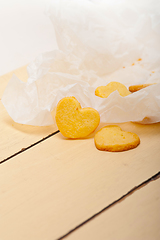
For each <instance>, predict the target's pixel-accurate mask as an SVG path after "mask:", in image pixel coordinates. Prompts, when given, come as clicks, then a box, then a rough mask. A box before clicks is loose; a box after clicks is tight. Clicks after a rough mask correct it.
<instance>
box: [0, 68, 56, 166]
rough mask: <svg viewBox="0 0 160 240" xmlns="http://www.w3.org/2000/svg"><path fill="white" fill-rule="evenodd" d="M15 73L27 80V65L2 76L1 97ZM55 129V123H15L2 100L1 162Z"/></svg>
mask: <svg viewBox="0 0 160 240" xmlns="http://www.w3.org/2000/svg"><path fill="white" fill-rule="evenodd" d="M13 73H14V74H16V75H17V77H19V78H20V79H21V80H22V81H26V80H27V78H28V75H27V70H26V66H24V67H22V68H19V69H17V70H15V71H13V72H11V73H8V74H6V75H4V76H1V77H0V86H1V87H0V98H1V97H2V94H3V91H4V89H5V87H6V86H7V83H8V81H9V80H10V78H11V77H12V75H13ZM55 131H57V127H56V126H53V125H52V126H48V127H33V126H27V125H22V124H17V123H15V122H14V121H13V120H12V119H11V118H10V116H9V115H8V113H7V111H6V110H5V108H4V106H3V104H2V102H1V101H0V133H1V140H0V162H1V161H3V160H4V159H6V158H8V157H10V156H11V155H13V154H15V153H17V152H19V151H21V149H24V148H27V147H29V146H30V145H32V144H34V143H35V142H37V141H39V140H41V139H43V138H44V137H47V136H48V135H50V134H51V133H53V132H55Z"/></svg>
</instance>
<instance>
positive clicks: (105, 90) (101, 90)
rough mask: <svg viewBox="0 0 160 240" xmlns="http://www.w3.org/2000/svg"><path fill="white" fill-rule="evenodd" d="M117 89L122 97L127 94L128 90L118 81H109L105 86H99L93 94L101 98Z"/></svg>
mask: <svg viewBox="0 0 160 240" xmlns="http://www.w3.org/2000/svg"><path fill="white" fill-rule="evenodd" d="M116 90H117V91H118V92H119V94H120V95H121V96H122V97H125V96H128V95H129V94H131V93H130V91H128V89H127V88H126V86H124V85H123V84H122V83H119V82H110V83H109V84H107V85H106V86H99V87H97V88H96V90H95V95H96V96H98V97H101V98H107V97H108V96H109V95H110V94H111V93H112V92H114V91H116Z"/></svg>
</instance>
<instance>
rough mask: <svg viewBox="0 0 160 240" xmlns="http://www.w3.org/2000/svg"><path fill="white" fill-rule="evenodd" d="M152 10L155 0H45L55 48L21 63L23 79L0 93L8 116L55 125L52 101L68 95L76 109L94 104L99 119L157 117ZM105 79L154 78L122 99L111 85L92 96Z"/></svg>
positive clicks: (156, 36)
mask: <svg viewBox="0 0 160 240" xmlns="http://www.w3.org/2000/svg"><path fill="white" fill-rule="evenodd" d="M159 9H160V4H159V1H154V0H152V1H149V0H147V1H137V0H136V1H134V2H133V1H129V0H127V1H120V0H117V1H115V0H114V1H113V0H112V1H109V0H99V1H98V0H94V1H89V0H54V1H52V2H51V4H50V6H49V7H48V10H47V14H48V16H49V17H50V19H51V21H52V22H53V26H54V29H55V33H56V38H57V44H58V46H59V49H58V50H54V51H52V52H49V53H44V54H42V55H40V56H39V57H37V58H36V60H35V61H34V62H32V63H31V64H30V65H29V66H28V73H29V78H28V81H27V83H23V82H22V81H20V80H19V79H18V78H17V77H16V76H13V77H12V79H11V80H10V82H9V83H8V86H7V88H6V90H5V92H4V95H3V98H2V102H3V104H4V106H5V108H6V109H7V111H8V113H9V114H10V116H11V117H12V118H13V120H14V121H16V122H18V123H23V124H30V125H37V126H45V125H50V124H54V123H55V120H54V117H52V116H54V114H55V109H56V105H57V103H58V101H59V100H60V99H61V98H63V97H65V96H74V97H76V98H77V100H78V101H79V102H80V104H81V106H82V107H93V108H95V109H96V110H98V111H99V113H100V116H101V121H102V122H106V123H120V122H127V121H136V122H142V123H155V122H159V121H160V14H159ZM110 81H119V82H121V83H123V84H125V85H126V86H127V87H129V86H130V85H135V84H143V83H157V84H155V85H152V86H150V87H147V88H145V89H143V90H140V91H138V92H136V93H132V94H130V95H128V96H127V97H121V96H120V95H119V93H118V92H117V91H115V92H113V93H112V94H111V95H110V96H109V97H108V98H106V99H104V98H100V97H97V96H95V89H96V87H98V86H102V85H103V86H104V85H107V84H108V83H109V82H110ZM51 112H52V115H51ZM53 113H54V114H53Z"/></svg>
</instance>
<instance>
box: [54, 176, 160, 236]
mask: <svg viewBox="0 0 160 240" xmlns="http://www.w3.org/2000/svg"><path fill="white" fill-rule="evenodd" d="M158 178H160V172H158V173H156V174H155V175H153V176H152V177H150V178H149V179H147V180H146V181H144V182H142V183H141V184H139V185H138V186H136V187H134V188H133V189H131V190H130V191H129V192H128V193H126V194H125V195H123V196H122V197H120V198H119V199H117V200H115V201H114V202H112V203H111V204H109V205H108V206H106V207H105V208H103V209H102V210H100V211H99V212H97V213H95V214H94V215H92V216H91V217H90V218H88V219H86V220H85V221H84V222H82V223H80V224H79V225H77V226H76V227H75V228H73V229H71V230H70V231H69V232H67V233H66V234H64V235H63V236H61V237H60V238H57V240H62V239H65V238H66V237H68V236H69V235H70V234H71V233H73V232H74V231H76V230H78V229H79V228H80V227H82V226H83V225H85V224H86V223H88V222H89V221H91V220H93V219H94V218H96V217H97V216H98V215H100V214H101V213H103V212H104V211H106V210H108V209H110V208H112V207H114V206H115V205H116V204H118V203H120V202H122V201H124V200H125V199H126V198H127V197H129V196H130V195H132V194H134V193H135V192H136V191H138V190H140V189H141V188H143V187H145V186H146V185H147V184H149V183H151V182H152V181H156V180H157V179H158Z"/></svg>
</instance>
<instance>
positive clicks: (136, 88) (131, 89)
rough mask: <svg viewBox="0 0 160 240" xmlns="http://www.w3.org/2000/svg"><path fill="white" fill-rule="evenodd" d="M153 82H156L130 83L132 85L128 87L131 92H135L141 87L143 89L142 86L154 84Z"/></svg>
mask: <svg viewBox="0 0 160 240" xmlns="http://www.w3.org/2000/svg"><path fill="white" fill-rule="evenodd" d="M154 84H156V83H148V84H139V85H132V86H130V87H129V91H130V92H132V93H133V92H137V91H139V90H141V89H143V88H146V87H149V86H152V85H154Z"/></svg>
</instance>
